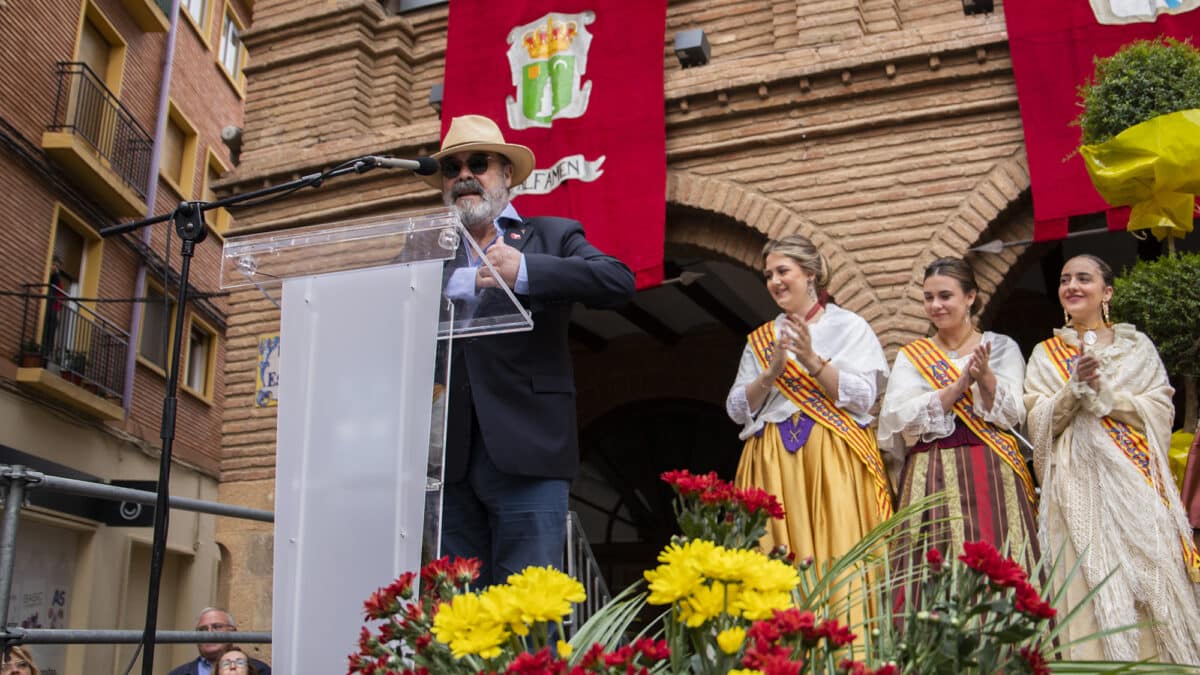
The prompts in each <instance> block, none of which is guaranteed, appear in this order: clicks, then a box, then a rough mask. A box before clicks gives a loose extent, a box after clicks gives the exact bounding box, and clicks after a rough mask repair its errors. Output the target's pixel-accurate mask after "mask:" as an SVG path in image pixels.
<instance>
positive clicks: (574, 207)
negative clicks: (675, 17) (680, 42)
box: [442, 0, 667, 288]
mask: <svg viewBox="0 0 1200 675" xmlns="http://www.w3.org/2000/svg"><path fill="white" fill-rule="evenodd" d="M666 20H667V7H666V0H637V1H636V2H635V1H631V0H586V1H585V0H559V1H557V2H550V1H548V0H504V1H503V2H475V1H470V0H451V2H450V20H449V33H448V36H447V46H446V79H445V89H444V92H445V93H444V96H443V104H442V132H443V133H445V131H446V128H447V127H448V126H449V124H450V120H451V119H452V118H454V117H456V116H458V115H466V114H477V115H485V116H487V117H489V118H491V119H493V120H495V121H496V123H497V124H499V125H500V128H501V130H502V131H503V132H504V138H505V140H507V141H509V142H511V143H521V144H523V145H527V146H529V147H530V148H531V149H532V150H533V152H534V155H535V156H536V157H537V166H536V169H535V170H534V172H533V174H532V175H530V177H529V178H528V179H527V180H526V181H525V183H524V184H523V185H522V186H521V187H520V188H518V189H517V191H516V196H514V198H513V206H515V207H516V209H517V211H518V212H519V213H520V214H521V215H522V216H524V217H531V216H564V217H567V218H574V219H576V220H579V221H580V222H582V223H583V225H584V230H585V231H586V232H587V236H588V240H589V241H591V242H592V243H593V244H595V245H596V246H597V247H598V248H599V249H600V250H602V251H604V252H605V253H608V254H609V255H613V256H616V257H617V258H620V259H621V260H622V261H623V262H625V264H627V265H629V267H630V268H631V269H632V270H633V271H634V274H635V275H636V276H637V286H638V288H646V287H650V286H655V285H657V284H658V283H660V282H661V281H662V264H663V238H664V230H665V220H666V182H667V172H666V132H665V124H666V122H665V119H664V115H665V113H664V105H663V55H664V51H663V44H664V43H663V40H664V38H663V36H664V34H665V31H666Z"/></svg>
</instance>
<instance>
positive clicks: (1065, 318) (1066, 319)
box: [1063, 307, 1071, 328]
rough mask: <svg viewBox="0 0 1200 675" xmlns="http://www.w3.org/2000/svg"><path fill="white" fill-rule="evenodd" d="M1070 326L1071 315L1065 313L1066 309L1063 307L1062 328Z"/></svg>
mask: <svg viewBox="0 0 1200 675" xmlns="http://www.w3.org/2000/svg"><path fill="white" fill-rule="evenodd" d="M1070 325H1071V315H1070V314H1068V313H1067V308H1066V307H1063V328H1066V327H1067V326H1070Z"/></svg>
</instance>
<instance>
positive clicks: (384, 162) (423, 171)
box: [365, 155, 438, 176]
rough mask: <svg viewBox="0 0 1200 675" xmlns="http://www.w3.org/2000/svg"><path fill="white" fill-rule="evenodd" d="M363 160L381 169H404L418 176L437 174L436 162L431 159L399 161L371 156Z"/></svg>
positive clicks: (398, 159)
mask: <svg viewBox="0 0 1200 675" xmlns="http://www.w3.org/2000/svg"><path fill="white" fill-rule="evenodd" d="M365 159H368V160H370V161H371V162H372V163H373V164H374V165H375V166H377V167H380V168H383V169H406V170H408V171H412V172H413V173H415V174H417V175H419V176H432V175H433V174H435V173H437V172H438V162H437V160H436V159H434V158H432V157H418V158H416V159H400V158H399V157H380V156H377V155H371V156H370V157H366V158H365Z"/></svg>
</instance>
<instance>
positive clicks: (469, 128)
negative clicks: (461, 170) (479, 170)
mask: <svg viewBox="0 0 1200 675" xmlns="http://www.w3.org/2000/svg"><path fill="white" fill-rule="evenodd" d="M472 150H476V151H479V152H494V153H496V154H498V155H504V156H505V157H507V158H508V161H510V162H512V165H513V170H512V185H513V186H517V185H520V184H521V183H523V182H525V179H526V178H528V177H529V174H530V173H531V172H532V171H533V151H532V150H530V149H529V148H527V147H525V146H524V145H516V144H515V143H505V142H504V134H503V133H501V132H500V127H498V126H496V123H495V122H493V121H491V120H490V119H488V118H486V117H483V116H482V115H463V116H461V117H455V118H454V119H452V120H450V128H449V129H448V130H446V137H445V138H443V139H442V149H441V150H439V151H438V152H437V153H436V154H434V155H433V158H434V159H437V160H440V159H441V158H443V157H445V156H446V155H454V154H457V153H460V152H470V151H472ZM421 178H422V180H424V181H425V182H426V183H429V184H430V185H431V186H433V187H435V188H437V189H439V190H441V189H442V172H441V171H439V172H437V173H435V174H434V175H432V176H421Z"/></svg>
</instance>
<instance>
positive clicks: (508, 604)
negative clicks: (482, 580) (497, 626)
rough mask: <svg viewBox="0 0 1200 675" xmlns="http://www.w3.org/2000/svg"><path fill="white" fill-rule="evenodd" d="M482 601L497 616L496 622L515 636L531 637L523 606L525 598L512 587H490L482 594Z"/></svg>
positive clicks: (529, 622)
mask: <svg viewBox="0 0 1200 675" xmlns="http://www.w3.org/2000/svg"><path fill="white" fill-rule="evenodd" d="M479 596H480V599H481V600H482V601H483V603H484V604H485V605H487V606H488V607H489V608H490V609H491V610H492V612H493V613H494V614H495V617H496V621H497V622H498V623H502V624H504V625H505V626H506V627H507V628H508V630H509V631H510V632H512V633H513V634H514V635H519V636H521V637H525V636H526V635H529V625H530V624H531V623H533V622H532V621H528V620H527V617H526V615H525V610H524V607H523V606H522V605H523V603H524V601H525V598H524V596H523V595H522V594H520V593H518V592H517V590H516V589H514V588H513V587H512V586H507V585H504V584H500V585H496V586H489V587H488V588H487V589H486V590H484V591H482V592H481V593H480V594H479Z"/></svg>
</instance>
